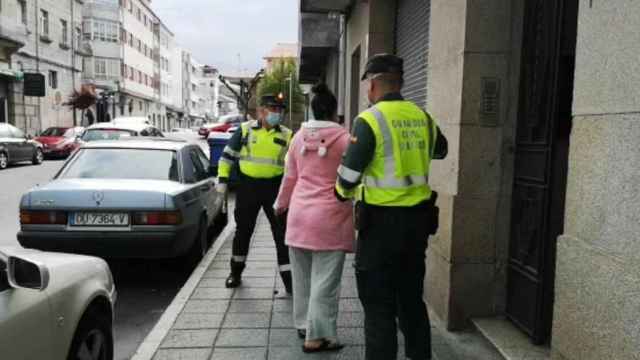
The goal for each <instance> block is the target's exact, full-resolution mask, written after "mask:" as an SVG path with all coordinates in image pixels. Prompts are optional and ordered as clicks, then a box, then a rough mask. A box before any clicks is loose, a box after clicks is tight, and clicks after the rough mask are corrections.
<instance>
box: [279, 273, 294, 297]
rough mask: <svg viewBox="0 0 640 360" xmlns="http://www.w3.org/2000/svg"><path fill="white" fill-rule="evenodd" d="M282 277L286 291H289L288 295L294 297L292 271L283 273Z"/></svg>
mask: <svg viewBox="0 0 640 360" xmlns="http://www.w3.org/2000/svg"><path fill="white" fill-rule="evenodd" d="M280 277H281V278H282V283H283V284H284V288H285V290H287V294H289V295H292V294H293V287H292V285H291V271H281V272H280Z"/></svg>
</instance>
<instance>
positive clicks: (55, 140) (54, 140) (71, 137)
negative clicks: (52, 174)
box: [35, 127, 84, 158]
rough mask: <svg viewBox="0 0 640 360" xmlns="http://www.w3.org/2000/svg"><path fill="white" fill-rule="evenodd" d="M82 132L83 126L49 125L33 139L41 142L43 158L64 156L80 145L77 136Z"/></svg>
mask: <svg viewBox="0 0 640 360" xmlns="http://www.w3.org/2000/svg"><path fill="white" fill-rule="evenodd" d="M83 132H84V128H83V127H50V128H48V129H47V130H45V131H43V132H42V133H41V134H40V136H38V137H36V138H35V140H36V141H37V142H39V143H41V144H42V151H43V153H44V156H45V158H47V157H56V158H66V157H68V156H69V155H71V153H72V152H74V151H75V150H76V149H77V148H78V146H79V145H80V144H79V142H78V141H77V138H78V137H79V136H81V135H82V133H83Z"/></svg>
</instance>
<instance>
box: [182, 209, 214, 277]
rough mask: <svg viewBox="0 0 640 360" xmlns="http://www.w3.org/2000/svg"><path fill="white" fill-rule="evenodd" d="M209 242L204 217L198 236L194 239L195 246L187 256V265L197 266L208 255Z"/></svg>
mask: <svg viewBox="0 0 640 360" xmlns="http://www.w3.org/2000/svg"><path fill="white" fill-rule="evenodd" d="M208 245H209V242H208V241H207V221H206V218H205V217H203V218H202V219H201V220H200V225H199V226H198V234H197V235H196V238H195V239H193V244H191V248H189V252H187V254H186V255H185V261H184V263H185V265H187V266H196V265H198V263H199V262H200V260H202V258H203V257H204V255H205V254H206V253H207V249H208Z"/></svg>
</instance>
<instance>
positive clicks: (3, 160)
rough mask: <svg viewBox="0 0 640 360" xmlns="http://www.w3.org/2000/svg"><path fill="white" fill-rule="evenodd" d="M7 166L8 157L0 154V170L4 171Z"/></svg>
mask: <svg viewBox="0 0 640 360" xmlns="http://www.w3.org/2000/svg"><path fill="white" fill-rule="evenodd" d="M7 166H9V157H7V154H5V153H3V152H0V170H4V169H6V168H7Z"/></svg>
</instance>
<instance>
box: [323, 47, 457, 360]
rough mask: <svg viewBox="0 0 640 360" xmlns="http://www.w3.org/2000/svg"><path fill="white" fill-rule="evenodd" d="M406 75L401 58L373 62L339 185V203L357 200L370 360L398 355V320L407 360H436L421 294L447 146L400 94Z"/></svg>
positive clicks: (359, 276) (359, 270) (357, 263)
mask: <svg viewBox="0 0 640 360" xmlns="http://www.w3.org/2000/svg"><path fill="white" fill-rule="evenodd" d="M403 71H404V70H403V60H402V59H401V58H399V57H397V56H394V55H389V54H380V55H375V56H373V57H372V58H371V59H369V61H368V63H367V66H366V70H365V73H364V75H363V77H362V80H363V81H365V82H366V86H367V89H368V97H369V101H370V102H371V103H372V104H373V105H372V106H371V107H370V108H369V109H367V110H365V111H364V112H362V113H361V114H360V115H359V116H358V118H357V119H356V120H355V123H354V129H353V137H352V140H351V144H350V146H349V148H348V149H347V152H346V154H345V156H344V159H343V162H342V165H341V166H340V168H339V170H338V174H339V176H338V181H337V184H336V196H338V198H339V199H341V200H347V199H356V200H357V207H356V211H357V216H356V218H357V227H358V230H359V231H358V243H357V250H356V261H355V267H356V280H357V283H358V296H359V298H360V301H361V303H362V306H363V308H364V313H365V339H366V342H365V343H366V359H367V360H377V359H380V360H389V359H395V358H396V356H397V348H398V342H397V336H396V334H397V329H396V318H398V320H399V324H400V329H401V330H402V332H403V334H404V338H405V354H406V355H407V357H408V358H410V359H413V360H418V359H419V360H424V359H431V334H430V325H429V317H428V315H427V308H426V305H425V303H424V301H423V299H422V296H423V290H424V276H425V252H426V249H427V241H428V237H429V235H430V234H435V231H436V229H437V212H438V209H437V207H436V206H435V201H436V197H437V194H436V193H435V192H433V191H431V188H430V187H429V183H428V180H429V166H430V163H431V160H432V159H442V158H444V157H445V156H446V154H447V141H446V138H445V137H444V136H443V135H442V133H441V132H440V130H439V128H438V126H437V124H436V122H435V121H434V119H433V118H432V117H431V116H430V115H429V114H428V113H427V112H426V111H425V110H423V109H421V108H420V107H418V106H417V105H415V104H414V103H412V102H410V101H406V100H405V99H404V98H403V97H402V95H401V90H402V86H403V75H404V73H403Z"/></svg>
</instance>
